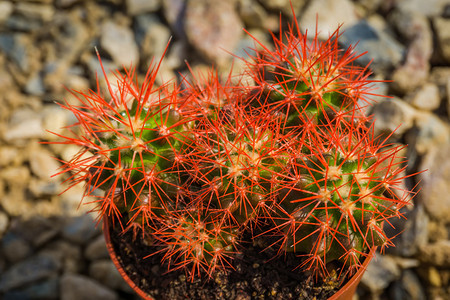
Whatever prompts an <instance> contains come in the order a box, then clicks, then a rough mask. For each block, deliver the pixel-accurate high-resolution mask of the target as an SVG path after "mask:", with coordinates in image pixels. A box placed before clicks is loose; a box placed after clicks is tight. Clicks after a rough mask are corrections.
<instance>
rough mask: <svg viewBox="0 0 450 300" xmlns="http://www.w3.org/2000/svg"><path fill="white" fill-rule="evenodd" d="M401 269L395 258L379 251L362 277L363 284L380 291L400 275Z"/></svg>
mask: <svg viewBox="0 0 450 300" xmlns="http://www.w3.org/2000/svg"><path fill="white" fill-rule="evenodd" d="M400 273H401V270H400V268H399V267H398V266H397V264H396V261H395V259H394V258H392V257H390V256H387V255H380V254H379V253H377V254H376V255H375V257H374V258H373V259H372V261H371V262H370V264H369V266H368V267H367V269H366V272H364V275H363V277H362V278H361V284H362V285H364V286H365V287H366V288H368V289H369V290H371V291H374V292H376V291H380V290H383V289H385V288H386V287H387V286H389V284H390V283H391V282H392V281H394V280H397V279H398V278H399V277H400Z"/></svg>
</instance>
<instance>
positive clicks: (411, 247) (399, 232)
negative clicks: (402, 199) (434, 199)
mask: <svg viewBox="0 0 450 300" xmlns="http://www.w3.org/2000/svg"><path fill="white" fill-rule="evenodd" d="M401 212H402V213H403V214H404V217H405V219H406V220H405V219H403V218H392V219H390V220H389V223H390V224H389V223H387V222H386V223H385V224H384V228H383V229H384V231H385V232H386V234H387V236H389V237H394V238H393V241H392V242H393V243H394V245H395V247H389V248H387V249H386V253H389V254H393V255H398V256H402V257H414V256H415V255H417V253H418V252H419V249H420V248H421V247H423V246H424V245H426V244H427V243H428V237H429V235H428V223H429V217H428V215H427V214H426V212H425V209H424V207H423V205H420V204H418V205H416V206H415V207H414V208H413V209H411V208H410V207H407V208H403V209H402V211H401ZM391 225H392V226H391Z"/></svg>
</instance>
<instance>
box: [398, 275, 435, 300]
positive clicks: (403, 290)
mask: <svg viewBox="0 0 450 300" xmlns="http://www.w3.org/2000/svg"><path fill="white" fill-rule="evenodd" d="M389 296H390V298H389V299H392V300H403V299H408V300H426V299H427V297H426V295H425V292H424V288H423V286H422V284H421V283H420V280H419V278H418V277H417V275H416V274H415V273H414V272H413V271H411V270H404V271H403V274H402V277H401V278H400V280H398V281H395V282H394V283H393V284H392V286H391V287H390V288H389Z"/></svg>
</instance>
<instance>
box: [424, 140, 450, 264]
mask: <svg viewBox="0 0 450 300" xmlns="http://www.w3.org/2000/svg"><path fill="white" fill-rule="evenodd" d="M434 149H435V150H434V151H432V152H430V153H428V154H427V155H425V156H424V160H423V163H422V165H421V166H420V168H419V169H420V170H427V171H426V172H424V173H422V174H421V175H420V177H421V180H422V181H421V183H422V191H421V192H420V193H419V197H420V198H421V199H422V202H423V204H424V207H425V210H426V211H427V212H428V214H429V215H430V217H431V218H432V219H436V220H439V222H441V223H442V224H444V223H447V224H448V223H450V160H449V159H448V154H449V153H450V143H447V144H443V145H442V144H441V145H439V147H435V148H434ZM448 249H449V250H448V253H449V254H448V255H449V258H448V259H449V266H450V244H449V245H448Z"/></svg>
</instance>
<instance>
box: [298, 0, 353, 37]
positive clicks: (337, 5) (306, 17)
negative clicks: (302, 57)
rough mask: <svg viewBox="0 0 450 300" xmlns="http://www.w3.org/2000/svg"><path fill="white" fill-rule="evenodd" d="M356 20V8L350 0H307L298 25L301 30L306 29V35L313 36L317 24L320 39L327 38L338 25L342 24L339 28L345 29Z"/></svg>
mask: <svg viewBox="0 0 450 300" xmlns="http://www.w3.org/2000/svg"><path fill="white" fill-rule="evenodd" d="M316 21H317V22H316ZM356 22H358V16H357V13H356V8H355V6H354V4H353V2H352V1H350V0H318V1H309V4H308V6H307V7H306V9H305V11H304V13H303V14H302V15H301V16H300V18H299V24H300V27H301V28H302V30H303V31H306V30H308V36H311V37H313V35H314V32H316V26H317V30H318V32H319V33H318V35H319V37H320V38H321V39H327V38H328V37H329V36H330V35H331V34H332V33H333V32H334V31H335V30H336V29H337V28H338V26H339V25H342V27H341V30H346V29H347V28H348V27H350V26H352V25H354V24H355V23H356Z"/></svg>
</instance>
